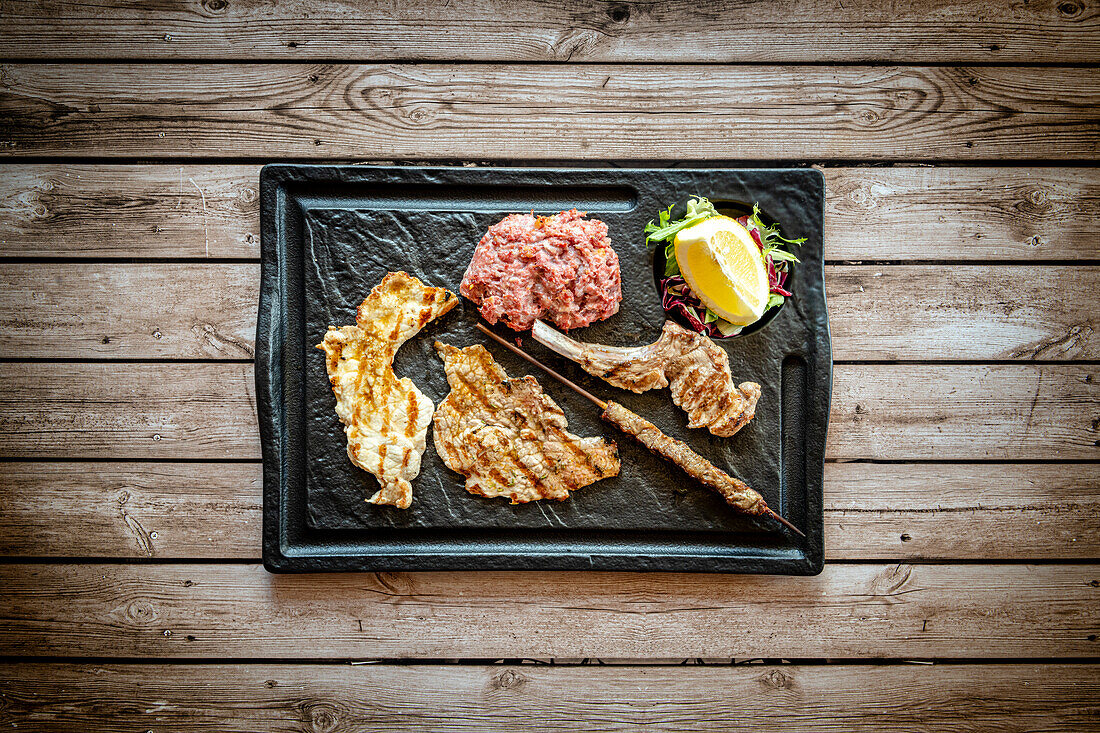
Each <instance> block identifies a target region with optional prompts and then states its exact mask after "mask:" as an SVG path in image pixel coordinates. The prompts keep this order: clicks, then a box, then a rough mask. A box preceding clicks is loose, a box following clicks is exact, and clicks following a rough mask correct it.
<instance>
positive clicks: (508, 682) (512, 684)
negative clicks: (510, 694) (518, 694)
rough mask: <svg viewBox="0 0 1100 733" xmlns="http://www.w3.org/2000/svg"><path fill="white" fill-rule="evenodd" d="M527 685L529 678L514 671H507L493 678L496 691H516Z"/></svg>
mask: <svg viewBox="0 0 1100 733" xmlns="http://www.w3.org/2000/svg"><path fill="white" fill-rule="evenodd" d="M526 683H527V678H526V677H524V676H523V675H521V674H519V673H518V672H516V671H514V670H511V669H509V670H505V671H504V672H502V673H500V674H499V675H497V676H496V677H494V678H493V689H494V690H514V689H516V688H519V687H522V686H523V685H524V684H526Z"/></svg>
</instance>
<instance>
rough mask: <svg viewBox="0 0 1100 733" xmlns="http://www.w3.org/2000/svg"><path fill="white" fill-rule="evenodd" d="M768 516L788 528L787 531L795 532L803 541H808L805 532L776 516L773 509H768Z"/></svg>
mask: <svg viewBox="0 0 1100 733" xmlns="http://www.w3.org/2000/svg"><path fill="white" fill-rule="evenodd" d="M768 514H769V515H771V516H772V517H773V518H774V519H777V520H779V523H780V524H782V525H783V526H784V527H786V528H787V529H789V530H791V531H792V532H794V533H795V534H797V535H798V536H799V537H801V538H802V539H806V533H805V532H803V531H802V530H800V529H799V528H798V527H796V526H794V525H793V524H791V523H790V522H788V521H787V520H786V519H784V518H783V517H781V516H779V515H778V514H776V513H775V511H773V510H772V508H771V507H768Z"/></svg>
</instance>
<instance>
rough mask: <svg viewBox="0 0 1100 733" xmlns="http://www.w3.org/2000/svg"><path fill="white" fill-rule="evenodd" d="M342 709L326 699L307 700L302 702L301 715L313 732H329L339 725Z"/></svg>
mask: <svg viewBox="0 0 1100 733" xmlns="http://www.w3.org/2000/svg"><path fill="white" fill-rule="evenodd" d="M344 712H345V711H344V710H343V709H342V708H341V707H340V706H339V705H337V704H336V703H333V702H330V701H328V700H316V701H308V702H305V703H303V704H302V717H303V718H304V720H305V722H306V723H307V724H308V725H309V730H311V731H313V733H331V731H334V730H336V728H337V727H339V725H340V718H341V716H343V715H344Z"/></svg>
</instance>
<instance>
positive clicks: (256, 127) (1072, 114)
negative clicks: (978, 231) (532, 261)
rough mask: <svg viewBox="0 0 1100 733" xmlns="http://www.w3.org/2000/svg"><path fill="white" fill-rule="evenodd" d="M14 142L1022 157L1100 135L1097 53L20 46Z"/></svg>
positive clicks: (27, 152)
mask: <svg viewBox="0 0 1100 733" xmlns="http://www.w3.org/2000/svg"><path fill="white" fill-rule="evenodd" d="M0 79H2V91H0V109H3V113H4V118H5V122H7V124H6V125H5V128H2V131H0V155H9V156H10V155H18V156H37V155H41V156H97V157H99V156H101V157H108V158H113V157H122V156H142V157H158V156H209V157H216V156H260V157H267V156H279V157H281V158H310V159H316V158H324V157H341V158H359V159H363V158H386V159H391V158H430V157H437V158H438V157H446V158H450V159H454V158H467V157H468V158H474V159H486V160H508V159H557V160H560V159H563V158H577V159H607V158H621V159H630V158H634V159H637V158H639V157H640V158H646V159H670V160H682V159H685V158H686V159H705V160H714V159H727V160H729V159H742V160H749V159H753V160H762V159H766V160H776V159H778V160H791V159H803V160H816V161H825V160H836V159H845V160H850V159H859V160H866V159H883V158H895V159H903V160H937V159H948V160H997V161H999V160H1008V159H1010V160H1021V159H1028V158H1042V159H1059V160H1061V159H1075V158H1086V159H1091V158H1094V157H1095V156H1096V155H1097V153H1100V135H1098V134H1097V112H1096V110H1097V109H1098V108H1100V75H1097V74H1096V73H1095V72H1094V71H1093V70H1091V69H1086V68H1065V67H1061V68H1045V69H1043V70H1042V72H1041V73H1035V72H1034V71H1032V70H1030V69H1018V68H1008V67H970V68H954V67H886V66H875V67H866V66H842V67H822V66H616V65H566V66H563V65H545V64H543V65H417V64H411V65H325V64H249V65H242V64H231V65H217V66H204V65H196V64H157V65H141V64H106V65H94V66H93V65H82V64H60V65H59V64H44V65H20V64H8V65H4V66H2V67H0Z"/></svg>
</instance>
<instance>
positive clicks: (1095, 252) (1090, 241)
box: [824, 166, 1100, 261]
mask: <svg viewBox="0 0 1100 733" xmlns="http://www.w3.org/2000/svg"><path fill="white" fill-rule="evenodd" d="M824 173H825V189H826V196H825V255H826V257H828V258H829V259H831V260H898V261H905V260H976V261H981V260H1035V259H1039V260H1076V259H1091V260H1095V259H1097V258H1098V257H1100V244H1098V243H1097V237H1098V234H1100V231H1098V227H1097V221H1100V170H1098V169H1096V168H1027V167H1022V168H961V167H942V168H930V167H912V166H906V167H895V168H826V169H825V171H824Z"/></svg>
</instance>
